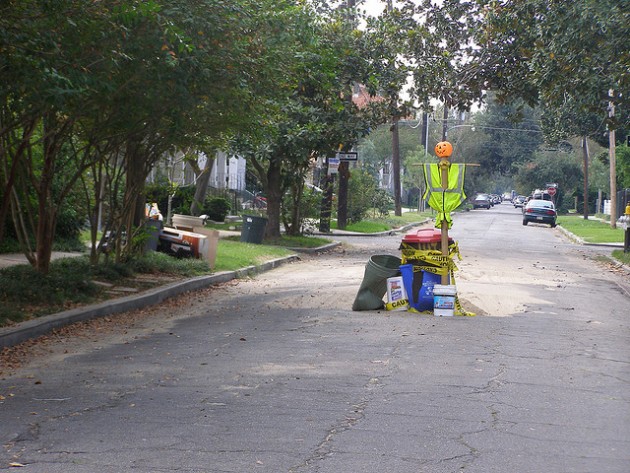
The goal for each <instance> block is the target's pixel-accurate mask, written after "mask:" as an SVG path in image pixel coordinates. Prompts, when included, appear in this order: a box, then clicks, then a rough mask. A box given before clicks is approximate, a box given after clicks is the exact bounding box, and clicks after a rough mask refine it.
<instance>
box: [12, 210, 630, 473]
mask: <svg viewBox="0 0 630 473" xmlns="http://www.w3.org/2000/svg"><path fill="white" fill-rule="evenodd" d="M520 220H521V215H520V211H519V210H518V209H514V208H513V207H511V206H507V205H504V206H502V205H499V206H495V207H494V208H493V209H491V210H489V211H483V212H468V213H465V214H458V215H457V216H456V218H455V224H454V227H453V229H452V231H451V234H452V235H453V236H454V238H455V239H456V240H457V241H458V242H459V245H460V249H461V253H462V257H463V261H461V262H458V266H459V268H460V270H459V271H458V272H457V274H456V277H457V287H458V292H459V294H460V296H461V298H462V302H463V304H464V308H466V309H468V310H473V311H475V312H477V313H478V315H477V316H476V317H449V318H438V317H434V316H432V315H419V314H412V313H409V312H395V311H394V312H386V311H367V312H353V311H351V310H350V307H351V305H352V302H353V299H354V296H355V294H356V291H357V289H358V287H359V285H360V282H361V280H362V276H363V269H364V266H365V263H366V261H367V259H368V258H369V256H370V255H372V254H376V253H379V254H384V253H388V254H394V255H397V254H399V252H398V244H399V243H400V240H401V236H400V235H395V236H381V237H378V238H365V237H363V238H359V237H352V236H348V237H342V238H343V240H344V244H343V245H342V246H341V247H340V248H338V249H336V250H334V251H331V252H329V253H327V254H325V255H320V256H305V257H303V258H302V260H301V261H300V262H297V263H292V264H289V265H285V266H282V267H279V268H277V269H274V270H273V271H271V272H268V273H264V274H261V275H258V276H256V277H255V278H253V279H249V280H240V281H236V282H230V283H225V284H223V285H220V286H218V287H214V288H211V289H207V290H203V291H199V292H195V293H191V294H188V295H186V296H183V297H179V298H177V299H174V300H171V301H169V302H167V303H165V304H163V305H162V306H160V307H158V308H151V309H144V310H142V311H136V312H134V313H127V314H123V315H121V316H116V317H112V318H110V319H108V320H106V321H102V320H101V321H95V322H92V323H90V324H86V325H85V327H84V328H83V329H73V330H72V331H71V332H69V333H68V336H64V335H63V333H62V334H61V335H56V336H55V337H54V338H52V339H49V340H48V341H43V342H40V343H38V344H36V345H34V346H33V347H32V348H28V349H27V350H26V353H24V355H23V359H24V363H23V364H22V366H20V367H15V368H13V369H10V370H6V371H5V374H4V375H3V376H4V377H3V378H2V379H0V395H1V397H0V426H2V428H1V429H0V441H1V443H2V445H3V446H4V447H3V450H2V451H1V452H2V453H1V454H0V471H1V470H2V469H3V468H6V469H8V468H9V465H10V464H11V463H14V464H16V465H24V466H23V467H22V468H21V469H20V471H33V472H47V473H57V472H64V473H69V472H70V473H72V472H86V473H87V472H95V471H98V472H104V473H108V472H125V471H134V472H142V473H144V472H146V473H148V472H167V471H168V472H170V471H173V472H174V471H177V472H213V473H214V472H216V473H219V472H222V473H223V472H235V473H236V472H238V473H242V472H255V471H259V472H269V473H278V472H294V473H300V472H301V473H306V472H309V473H310V472H312V473H339V472H348V473H353V472H362V473H363V472H393V473H403V472H404V473H407V472H409V473H411V472H413V473H418V472H427V473H442V472H444V473H446V472H449V473H451V472H463V471H466V472H479V473H492V472H497V473H499V472H501V473H505V472H519V473H523V472H525V473H527V472H531V473H534V472H536V473H538V472H541V471H545V472H557V473H565V472H578V471H579V472H608V473H614V472H619V473H622V472H623V473H626V472H627V471H629V470H630V395H629V394H628V393H630V389H629V388H630V386H629V382H630V330H629V327H630V291H629V289H628V287H629V280H628V276H627V275H624V274H621V273H615V272H611V271H609V268H608V267H607V266H606V265H605V264H601V263H597V262H595V261H594V260H593V259H592V256H593V255H592V254H591V253H590V252H591V250H589V249H586V248H583V247H579V246H576V245H573V244H571V243H570V242H568V240H566V239H565V238H564V237H563V236H562V235H561V233H560V232H559V231H558V230H557V229H550V228H548V227H547V226H540V225H528V226H527V227H524V226H522V224H521V221H520Z"/></svg>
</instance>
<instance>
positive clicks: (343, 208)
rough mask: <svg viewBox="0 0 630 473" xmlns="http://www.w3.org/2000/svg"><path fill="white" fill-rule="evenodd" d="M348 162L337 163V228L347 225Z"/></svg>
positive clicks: (342, 228) (340, 228) (344, 227)
mask: <svg viewBox="0 0 630 473" xmlns="http://www.w3.org/2000/svg"><path fill="white" fill-rule="evenodd" d="M349 166H350V163H348V161H341V162H340V163H339V171H338V172H339V189H338V191H339V192H338V194H337V228H338V229H339V230H345V229H346V226H347V225H348V179H350V169H349Z"/></svg>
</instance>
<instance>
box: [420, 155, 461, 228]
mask: <svg viewBox="0 0 630 473" xmlns="http://www.w3.org/2000/svg"><path fill="white" fill-rule="evenodd" d="M465 170H466V166H465V165H463V164H449V167H448V188H447V189H442V174H441V172H442V171H441V169H440V165H439V164H437V163H430V164H425V165H424V183H425V185H426V190H425V191H424V195H423V196H422V198H423V199H425V200H427V197H428V200H427V202H428V204H429V206H430V207H431V208H432V209H433V210H435V211H436V212H438V215H437V217H436V218H435V226H436V227H437V228H440V227H441V226H442V221H443V220H446V221H447V222H448V228H451V226H452V225H453V219H452V218H451V212H452V211H453V210H455V209H456V208H457V207H459V206H460V205H462V204H463V203H464V201H465V200H466V194H464V173H465Z"/></svg>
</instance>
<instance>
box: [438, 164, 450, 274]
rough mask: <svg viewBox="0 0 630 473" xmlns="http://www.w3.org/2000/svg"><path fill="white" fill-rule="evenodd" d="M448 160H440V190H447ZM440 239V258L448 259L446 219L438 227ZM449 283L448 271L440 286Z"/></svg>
mask: <svg viewBox="0 0 630 473" xmlns="http://www.w3.org/2000/svg"><path fill="white" fill-rule="evenodd" d="M448 166H449V162H448V159H444V158H442V159H440V176H441V178H442V190H446V189H448ZM440 230H441V237H442V256H445V257H448V222H447V221H446V218H444V219H443V220H442V225H441V227H440ZM448 283H449V274H448V271H447V272H446V274H442V275H441V281H440V284H442V285H443V286H446V285H448Z"/></svg>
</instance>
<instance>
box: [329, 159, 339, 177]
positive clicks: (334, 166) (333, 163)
mask: <svg viewBox="0 0 630 473" xmlns="http://www.w3.org/2000/svg"><path fill="white" fill-rule="evenodd" d="M338 173H339V159H338V158H337V157H334V158H328V174H329V175H332V174H338Z"/></svg>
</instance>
